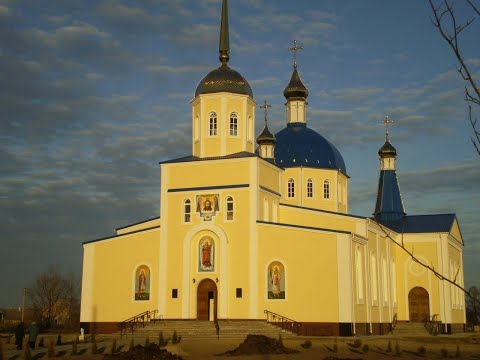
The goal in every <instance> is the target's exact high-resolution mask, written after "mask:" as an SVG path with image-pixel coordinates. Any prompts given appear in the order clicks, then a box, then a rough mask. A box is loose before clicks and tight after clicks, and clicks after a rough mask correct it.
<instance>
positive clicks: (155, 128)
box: [0, 0, 480, 306]
mask: <svg viewBox="0 0 480 360" xmlns="http://www.w3.org/2000/svg"><path fill="white" fill-rule="evenodd" d="M220 8H221V1H220V0H196V1H193V0H184V1H181V0H137V1H125V0H98V1H84V0H83V1H82V0H69V1H65V0H0V82H1V86H0V119H1V120H0V140H1V141H0V215H1V219H2V221H1V227H0V238H1V249H2V250H1V260H0V274H1V275H2V281H1V282H0V306H18V305H19V304H20V303H21V294H22V288H23V287H24V286H27V287H28V286H29V284H30V283H31V282H32V281H33V279H34V277H35V276H36V275H37V274H39V273H41V272H42V271H45V270H46V269H47V268H48V266H49V265H51V264H58V265H60V266H61V267H62V268H63V269H64V270H65V271H72V272H74V273H76V274H78V275H80V273H81V260H82V246H81V242H83V241H88V240H92V239H96V238H99V237H104V236H109V235H112V234H113V229H115V228H117V227H121V226H123V225H126V224H129V223H133V222H137V221H141V220H144V219H147V218H151V217H154V216H158V212H159V184H160V183H159V166H158V162H159V161H163V160H167V159H171V158H175V157H179V156H185V155H190V154H191V148H190V136H191V123H190V121H191V116H190V111H191V110H190V104H189V101H190V100H191V99H192V97H193V93H194V91H195V88H196V85H197V83H198V81H200V79H201V78H202V77H203V76H204V75H205V74H206V73H207V72H209V71H210V70H212V69H213V68H215V67H217V66H218V30H219V18H220V10H221V9H220ZM457 14H458V16H460V17H463V18H465V16H468V14H467V13H465V11H464V9H461V8H459V9H458V13H457ZM429 16H430V8H429V4H428V2H427V0H422V1H418V0H403V1H393V0H387V1H385V0H367V1H354V0H345V1H333V0H332V1H309V0H297V1H275V0H237V1H230V4H229V22H230V44H231V60H230V65H231V67H233V68H234V69H236V70H237V71H239V72H240V73H241V74H242V75H243V76H244V77H245V78H246V79H247V80H248V81H249V83H250V85H251V87H252V89H253V92H254V97H255V100H256V101H257V103H258V104H259V105H260V104H261V103H263V101H264V100H267V101H268V102H269V103H271V105H272V109H271V111H270V113H269V121H270V125H269V127H270V129H271V130H272V131H275V132H277V131H279V130H281V129H282V128H283V127H284V126H285V108H284V102H285V99H284V98H283V95H282V92H283V89H284V87H285V86H286V84H287V83H288V80H289V78H290V75H291V72H292V63H293V60H292V54H291V53H289V52H288V51H287V48H288V47H289V46H291V44H292V42H293V39H297V40H298V41H299V43H300V44H301V45H303V47H304V50H303V51H301V52H300V53H299V55H298V64H299V65H298V66H299V72H300V76H301V77H302V80H303V82H304V83H305V85H306V86H307V87H308V89H309V91H310V96H309V98H308V101H309V108H308V115H307V116H308V126H310V127H311V128H313V129H315V130H316V131H318V132H319V133H321V134H322V135H323V136H325V137H326V138H327V139H329V140H330V141H331V142H333V143H334V144H335V145H336V147H337V148H338V149H339V150H340V152H341V153H342V155H343V157H344V160H345V163H346V167H347V172H348V174H349V175H350V177H351V180H350V210H351V213H353V214H357V215H364V216H370V215H371V213H372V211H373V208H374V204H375V196H376V187H377V181H378V172H379V161H378V155H377V151H378V149H379V148H380V147H381V145H382V144H383V141H384V137H385V133H384V129H383V127H382V125H381V120H382V119H383V117H384V115H389V116H390V117H391V118H392V119H393V120H394V121H395V123H394V125H393V127H392V130H391V140H392V143H393V144H394V146H395V147H396V148H397V151H398V160H397V168H398V176H399V180H400V187H401V190H402V194H403V199H404V203H405V207H406V211H407V213H408V214H411V215H413V214H429V213H451V212H455V213H456V214H457V216H458V218H459V221H460V225H461V229H462V232H463V236H464V240H465V243H466V245H465V249H464V250H465V252H464V254H465V256H464V262H465V273H466V275H465V279H466V282H467V285H473V284H476V285H479V284H480V277H479V275H478V272H476V268H477V269H478V265H477V266H476V261H478V259H479V258H480V235H479V234H480V221H478V217H479V215H478V214H479V210H480V209H479V207H480V195H479V188H480V159H479V157H478V155H476V154H475V152H474V148H473V146H472V144H471V143H470V140H469V139H470V136H471V130H470V128H469V124H468V108H467V104H466V103H465V101H464V94H463V87H464V85H465V84H464V83H463V81H462V79H461V78H460V76H459V74H458V73H457V72H456V61H455V58H454V57H453V55H452V53H451V51H450V49H448V48H447V46H446V45H445V44H444V42H443V40H442V39H441V38H440V35H439V34H438V33H437V30H436V29H435V28H434V27H433V25H432V24H431V22H430V19H429ZM479 29H480V24H478V21H477V22H476V23H474V24H473V25H472V26H471V27H470V28H469V29H467V30H466V31H465V33H464V36H463V37H462V39H461V41H462V42H461V46H462V49H464V54H465V58H466V59H467V62H468V64H469V65H470V66H471V68H472V70H473V72H474V74H475V76H476V77H477V79H479V78H480V48H479V47H478V32H479ZM476 41H477V42H476ZM478 112H479V111H478V109H477V114H478ZM261 119H262V113H261V111H260V109H257V126H256V129H257V133H259V132H260V130H261V127H262V121H261Z"/></svg>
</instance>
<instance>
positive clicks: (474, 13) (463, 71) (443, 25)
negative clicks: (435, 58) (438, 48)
mask: <svg viewBox="0 0 480 360" xmlns="http://www.w3.org/2000/svg"><path fill="white" fill-rule="evenodd" d="M428 2H429V3H430V7H431V8H432V13H433V18H432V19H431V20H432V23H433V25H434V26H435V27H436V28H437V29H438V31H439V32H440V35H441V36H442V38H443V39H444V40H445V41H446V42H447V44H448V45H449V47H450V48H451V50H452V51H453V53H454V54H455V56H456V58H457V60H458V63H459V66H458V67H457V71H458V72H459V73H460V75H461V76H462V78H463V80H465V81H466V82H467V85H465V100H466V101H468V102H470V103H473V104H475V105H477V106H479V107H480V88H479V82H478V81H479V79H476V78H474V76H473V75H472V71H471V69H470V68H469V64H468V61H467V60H466V59H465V57H464V55H462V54H464V52H463V51H464V49H463V48H462V47H461V43H460V35H461V34H462V32H463V31H464V30H465V29H467V28H472V24H473V23H474V21H475V20H477V23H478V22H479V21H480V2H479V1H478V0H458V1H454V0H428ZM454 4H455V6H457V8H458V7H463V8H464V9H465V10H466V12H467V13H468V14H469V15H468V17H467V18H460V17H459V16H458V15H457V13H456V12H455V7H454ZM469 108H470V109H469V120H470V125H471V126H472V131H473V136H472V137H471V140H472V143H473V145H474V146H475V149H476V150H477V153H478V155H480V127H479V126H478V125H477V121H478V119H477V118H475V119H474V118H473V116H472V108H471V106H470V107H469Z"/></svg>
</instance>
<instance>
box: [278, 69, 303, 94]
mask: <svg viewBox="0 0 480 360" xmlns="http://www.w3.org/2000/svg"><path fill="white" fill-rule="evenodd" d="M283 96H285V98H286V99H287V100H289V99H294V98H300V99H303V100H305V99H306V98H307V97H308V89H307V88H306V86H305V85H303V82H302V80H301V79H300V75H298V71H297V68H296V67H295V68H294V69H293V73H292V76H291V78H290V82H289V83H288V85H287V87H286V88H285V90H283Z"/></svg>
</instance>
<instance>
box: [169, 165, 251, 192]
mask: <svg viewBox="0 0 480 360" xmlns="http://www.w3.org/2000/svg"><path fill="white" fill-rule="evenodd" d="M248 160H249V158H244V159H235V160H233V159H229V160H215V161H208V162H203V161H193V162H188V163H176V164H162V168H163V167H164V166H168V173H167V176H168V179H166V182H167V184H168V187H169V189H179V188H198V187H203V186H228V185H239V184H248V183H249V179H250V177H249V176H250V173H249V171H250V164H249V161H248ZM199 169H201V173H202V174H203V176H198V173H199ZM162 176H163V175H162Z"/></svg>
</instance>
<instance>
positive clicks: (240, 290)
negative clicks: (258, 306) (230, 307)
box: [236, 288, 242, 298]
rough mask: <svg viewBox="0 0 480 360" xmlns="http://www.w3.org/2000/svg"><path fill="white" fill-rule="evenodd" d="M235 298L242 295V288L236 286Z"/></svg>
mask: <svg viewBox="0 0 480 360" xmlns="http://www.w3.org/2000/svg"><path fill="white" fill-rule="evenodd" d="M236 293H237V298H241V297H242V288H237V291H236Z"/></svg>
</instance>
